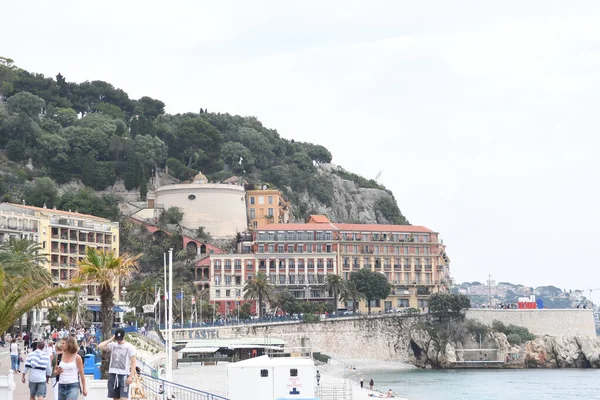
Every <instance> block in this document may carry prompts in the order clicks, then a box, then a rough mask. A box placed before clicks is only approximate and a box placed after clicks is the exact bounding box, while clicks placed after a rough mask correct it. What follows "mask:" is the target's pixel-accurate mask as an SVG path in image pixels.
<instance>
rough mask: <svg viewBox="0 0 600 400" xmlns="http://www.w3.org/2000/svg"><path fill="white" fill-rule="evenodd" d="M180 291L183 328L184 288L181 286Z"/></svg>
mask: <svg viewBox="0 0 600 400" xmlns="http://www.w3.org/2000/svg"><path fill="white" fill-rule="evenodd" d="M179 293H181V329H183V288H179Z"/></svg>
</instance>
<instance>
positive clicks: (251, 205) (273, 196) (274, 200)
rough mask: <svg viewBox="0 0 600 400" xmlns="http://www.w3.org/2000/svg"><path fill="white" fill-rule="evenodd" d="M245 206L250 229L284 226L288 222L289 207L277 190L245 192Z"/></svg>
mask: <svg viewBox="0 0 600 400" xmlns="http://www.w3.org/2000/svg"><path fill="white" fill-rule="evenodd" d="M246 206H247V208H248V213H247V215H248V228H250V229H259V228H261V227H263V226H265V225H268V224H285V223H287V222H288V221H289V213H290V205H289V203H288V202H287V201H285V199H284V198H283V195H282V194H281V192H280V191H279V190H274V189H266V188H264V189H257V190H247V191H246Z"/></svg>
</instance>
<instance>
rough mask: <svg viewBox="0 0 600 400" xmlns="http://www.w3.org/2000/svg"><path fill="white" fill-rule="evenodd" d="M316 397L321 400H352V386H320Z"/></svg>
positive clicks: (344, 384)
mask: <svg viewBox="0 0 600 400" xmlns="http://www.w3.org/2000/svg"><path fill="white" fill-rule="evenodd" d="M315 395H316V396H317V397H318V398H319V399H320V400H351V399H352V387H351V386H350V384H346V382H344V383H343V384H337V385H318V386H317V388H316V390H315Z"/></svg>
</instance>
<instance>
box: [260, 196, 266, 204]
mask: <svg viewBox="0 0 600 400" xmlns="http://www.w3.org/2000/svg"><path fill="white" fill-rule="evenodd" d="M258 204H265V198H264V197H263V196H259V197H258Z"/></svg>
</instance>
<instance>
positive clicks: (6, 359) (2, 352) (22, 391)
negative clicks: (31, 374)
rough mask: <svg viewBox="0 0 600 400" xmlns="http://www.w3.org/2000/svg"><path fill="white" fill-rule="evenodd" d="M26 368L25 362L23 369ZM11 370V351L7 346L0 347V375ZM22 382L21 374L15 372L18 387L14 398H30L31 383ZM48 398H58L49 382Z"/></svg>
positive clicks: (17, 399)
mask: <svg viewBox="0 0 600 400" xmlns="http://www.w3.org/2000/svg"><path fill="white" fill-rule="evenodd" d="M23 359H25V355H23ZM23 368H25V366H24V365H23V363H21V369H23ZM9 371H10V353H9V351H8V349H7V348H1V347H0V375H3V376H6V375H8V372H9ZM27 382H28V381H25V383H23V382H21V374H15V383H16V385H17V386H16V389H15V392H14V393H13V400H22V399H29V385H28V384H27ZM46 400H56V399H54V394H53V392H52V385H51V384H48V387H47V390H46Z"/></svg>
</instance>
